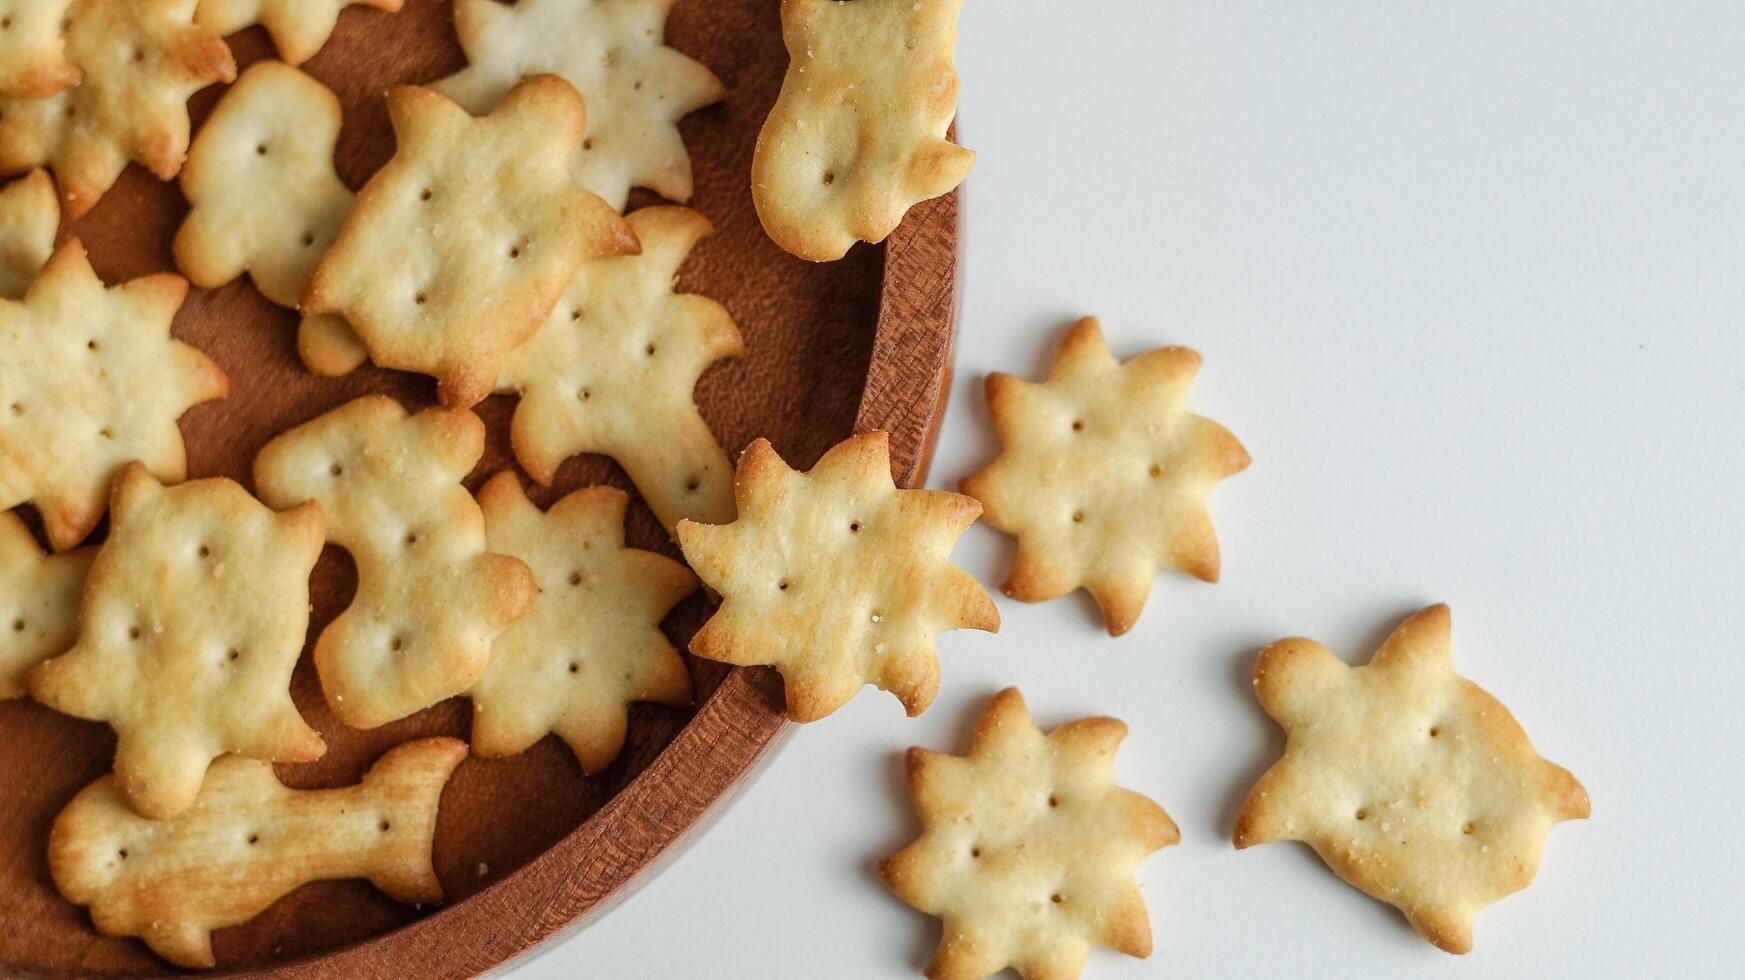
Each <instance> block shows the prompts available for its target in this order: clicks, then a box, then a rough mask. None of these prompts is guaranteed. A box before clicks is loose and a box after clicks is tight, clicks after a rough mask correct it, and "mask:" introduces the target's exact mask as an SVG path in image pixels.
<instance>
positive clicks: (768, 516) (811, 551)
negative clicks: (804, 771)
mask: <svg viewBox="0 0 1745 980" xmlns="http://www.w3.org/2000/svg"><path fill="white" fill-rule="evenodd" d="M733 495H734V499H735V501H736V502H737V504H738V508H739V519H738V520H737V521H735V522H734V523H732V524H698V523H695V522H693V521H680V522H679V526H678V538H679V545H680V547H682V548H683V549H684V552H685V559H686V560H687V561H689V562H690V563H691V567H692V568H693V569H695V570H696V572H697V576H698V577H699V578H701V579H702V580H703V582H704V584H706V585H708V586H709V587H710V588H712V589H714V590H715V591H717V592H719V593H720V594H721V597H722V601H721V608H719V609H717V610H716V611H715V615H714V616H712V617H710V619H709V621H708V622H707V623H704V624H703V628H702V629H700V630H698V631H697V633H696V635H695V636H693V637H692V638H691V652H692V653H694V654H696V655H697V656H699V657H706V658H708V659H710V660H719V661H721V662H722V663H728V664H734V665H736V666H748V665H753V664H769V665H772V666H774V667H775V668H776V670H778V671H780V672H781V675H782V682H783V685H784V686H785V687H786V689H787V700H788V717H789V718H792V719H793V720H795V721H815V720H817V719H819V718H822V717H824V716H825V715H828V714H830V713H831V712H832V711H835V710H836V709H837V708H839V707H841V706H842V705H844V704H846V703H847V702H848V699H849V698H851V697H853V696H854V693H855V692H856V691H858V690H859V689H860V688H861V687H863V686H864V685H866V684H875V685H877V686H878V687H880V688H881V689H883V690H886V691H889V692H891V693H892V694H894V695H896V696H897V700H899V701H901V702H902V703H903V707H904V709H905V710H907V711H908V713H909V714H910V715H911V716H914V715H918V714H920V713H921V712H922V711H924V710H926V708H927V705H929V704H930V703H932V701H933V695H935V694H936V693H938V691H939V657H938V655H937V654H936V653H935V652H934V643H933V636H934V634H935V633H938V632H940V631H942V630H948V629H961V628H970V629H979V630H987V631H989V632H996V631H998V630H999V628H1000V613H999V610H997V609H995V608H994V601H993V599H992V598H991V597H989V596H988V594H987V592H985V591H984V590H983V589H982V587H981V585H980V584H979V583H978V582H976V580H975V579H974V578H972V577H971V576H970V574H969V573H968V572H965V571H964V570H963V569H961V568H958V567H956V566H955V565H952V564H951V561H950V554H951V546H952V544H953V543H954V542H955V541H956V540H957V539H958V537H959V536H960V535H962V534H963V532H964V531H965V530H966V529H967V528H968V527H969V526H970V525H971V524H973V523H975V519H976V515H977V514H979V513H980V512H981V506H980V505H979V504H977V503H976V502H975V501H974V500H971V499H970V498H968V497H965V496H961V495H959V494H955V493H948V492H945V491H942V490H899V489H897V487H896V484H895V483H894V482H893V481H892V479H891V457H890V449H889V446H888V445H887V444H886V441H885V434H884V433H883V432H864V433H861V434H859V435H855V436H850V437H849V438H848V439H845V440H843V441H842V442H840V443H837V444H836V446H834V447H833V448H831V450H830V451H829V452H827V453H825V454H824V456H823V458H821V459H819V460H818V463H817V465H816V466H814V467H812V469H811V471H810V472H806V473H799V472H795V471H794V470H792V469H789V468H788V465H787V464H786V463H784V462H782V459H781V457H780V456H777V455H776V451H775V450H774V449H773V448H771V446H770V444H769V441H768V440H766V439H759V440H757V441H756V442H753V443H752V444H751V446H750V447H749V448H747V449H746V450H745V454H744V455H743V456H741V457H740V459H739V470H738V472H737V473H736V474H735V476H734V486H733Z"/></svg>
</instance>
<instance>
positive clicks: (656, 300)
mask: <svg viewBox="0 0 1745 980" xmlns="http://www.w3.org/2000/svg"><path fill="white" fill-rule="evenodd" d="M628 220H629V222H630V227H631V228H632V229H633V230H634V231H635V232H636V237H637V239H638V240H640V241H641V242H642V252H641V254H639V255H626V256H611V257H608V258H600V259H593V260H591V261H588V262H584V263H583V264H582V265H581V267H580V268H579V269H577V270H576V276H575V279H574V281H573V282H572V283H571V284H570V288H569V290H568V291H567V292H566V293H565V294H564V297H563V299H562V300H560V301H559V302H558V304H557V306H556V307H555V308H554V309H553V310H552V311H551V315H550V316H549V317H547V318H546V320H545V323H544V324H543V325H542V326H541V327H540V328H539V332H538V333H536V334H534V335H533V339H532V340H529V341H528V342H527V343H525V344H522V345H521V346H520V347H517V348H516V349H514V350H512V351H510V352H509V353H508V355H507V356H505V357H504V359H503V371H502V373H501V375H500V376H499V377H498V379H497V382H498V385H499V386H500V390H503V391H512V392H517V393H519V394H520V396H521V403H520V404H519V405H517V406H516V408H515V417H514V420H513V422H512V423H511V425H510V441H511V443H512V444H513V446H514V449H515V458H516V459H517V460H518V461H519V462H520V463H521V465H522V466H524V467H526V469H527V472H528V475H530V476H532V477H533V478H534V479H535V480H538V481H539V482H540V483H542V484H547V485H549V484H550V483H551V481H552V479H553V478H554V477H556V475H557V468H558V466H559V465H561V464H562V463H563V461H564V460H566V459H568V458H569V457H571V456H574V455H576V454H578V453H604V454H605V455H607V456H611V457H612V458H613V459H615V460H617V461H618V464H619V465H620V466H622V467H624V471H625V472H626V473H628V474H629V475H630V479H631V481H632V482H634V483H635V484H636V489H637V490H639V491H640V492H641V493H642V499H643V500H645V501H647V502H648V506H649V509H650V510H652V511H654V515H655V517H657V518H659V519H660V522H661V524H662V525H664V526H665V527H666V528H667V529H668V530H669V531H671V530H672V528H673V527H674V526H675V525H677V524H678V522H679V521H680V520H682V519H690V520H693V521H698V522H700V523H704V524H725V523H727V522H729V521H731V520H733V464H732V462H731V461H729V460H728V458H727V452H726V451H725V450H723V449H722V448H721V444H720V443H718V442H717V441H716V440H715V435H714V433H713V432H711V431H710V429H709V425H708V423H707V422H704V421H703V417H702V415H701V414H699V413H698V411H697V405H696V402H695V401H693V400H692V397H691V392H692V390H693V389H694V388H695V387H696V385H697V378H698V376H699V375H701V374H702V373H703V371H704V369H706V368H707V367H708V366H709V365H710V364H711V363H712V362H714V361H716V360H717V359H720V358H724V357H738V356H739V355H740V354H742V353H743V352H744V350H745V345H744V342H743V341H742V340H741V339H740V336H739V329H738V328H737V327H735V326H734V325H733V318H732V317H731V316H730V315H729V314H728V312H727V309H726V308H725V307H723V306H722V305H721V304H720V303H717V302H715V301H714V300H712V299H708V298H706V297H703V296H698V295H695V294H691V293H676V292H674V291H673V283H674V279H675V277H676V276H677V275H678V270H679V266H680V265H681V264H683V263H684V261H685V256H686V255H688V254H689V253H690V251H691V249H692V247H694V246H695V245H696V243H697V241H698V240H699V239H701V238H702V237H703V236H705V235H707V234H709V232H710V230H711V229H710V226H709V220H708V219H707V218H705V217H703V216H702V215H701V214H698V213H697V212H695V211H692V210H690V209H689V208H679V207H653V208H642V209H641V210H638V211H634V212H632V213H631V214H630V216H629V218H628Z"/></svg>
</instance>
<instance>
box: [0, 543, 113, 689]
mask: <svg viewBox="0 0 1745 980" xmlns="http://www.w3.org/2000/svg"><path fill="white" fill-rule="evenodd" d="M96 553H97V549H95V548H80V549H79V550H77V551H69V552H67V553H66V554H64V555H45V554H43V552H42V549H40V548H38V547H37V545H36V539H35V538H33V537H31V536H30V529H29V528H27V527H25V526H24V522H23V521H21V520H19V519H18V515H17V514H13V513H11V512H10V511H0V701H5V700H8V699H10V698H21V697H24V696H25V695H26V694H29V693H30V689H29V687H28V686H27V685H26V683H25V677H26V675H27V674H29V673H30V670H31V668H33V667H35V666H36V665H37V664H40V663H42V662H43V661H44V660H47V659H48V658H50V657H53V656H56V655H57V654H61V653H65V652H66V650H67V648H68V647H70V646H72V645H73V641H74V640H76V639H78V637H79V589H80V588H81V587H82V586H83V585H84V584H85V573H86V572H88V571H90V569H91V558H92V556H94V555H95V554H96Z"/></svg>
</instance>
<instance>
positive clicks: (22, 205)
mask: <svg viewBox="0 0 1745 980" xmlns="http://www.w3.org/2000/svg"><path fill="white" fill-rule="evenodd" d="M60 225H61V203H60V201H59V200H57V199H56V197H55V182H54V180H53V179H51V178H50V177H49V175H48V171H46V170H32V171H31V172H30V174H29V175H28V176H25V177H21V178H19V179H18V180H15V181H13V182H12V183H10V184H7V185H6V188H5V189H4V190H0V297H4V298H6V299H23V298H24V291H25V290H27V289H29V288H30V283H31V280H33V279H35V278H36V276H37V273H39V272H41V271H42V267H43V266H44V265H45V264H47V262H48V257H49V256H50V255H52V254H53V253H54V249H55V232H56V231H58V230H59V229H60Z"/></svg>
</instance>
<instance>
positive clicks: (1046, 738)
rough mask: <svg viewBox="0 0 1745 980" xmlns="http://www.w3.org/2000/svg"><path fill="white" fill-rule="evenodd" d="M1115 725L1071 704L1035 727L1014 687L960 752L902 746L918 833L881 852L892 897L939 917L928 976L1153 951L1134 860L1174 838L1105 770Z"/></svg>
mask: <svg viewBox="0 0 1745 980" xmlns="http://www.w3.org/2000/svg"><path fill="white" fill-rule="evenodd" d="M1126 735H1127V726H1126V725H1124V724H1122V723H1121V722H1119V721H1116V720H1115V719H1113V718H1080V719H1079V720H1077V721H1071V722H1068V723H1066V724H1064V725H1062V726H1060V727H1059V728H1056V729H1055V730H1053V731H1052V732H1048V733H1046V734H1044V733H1043V732H1042V730H1041V729H1039V728H1037V727H1036V723H1035V722H1033V721H1031V720H1030V713H1029V711H1027V710H1026V709H1025V707H1024V698H1023V696H1022V695H1020V694H1019V693H1018V689H1017V688H1015V687H1010V688H1007V689H1006V690H1004V691H1001V692H1000V693H999V694H998V695H996V696H995V697H994V699H993V701H992V703H990V704H989V705H988V708H987V711H986V712H985V713H984V714H983V715H982V718H981V722H980V723H979V724H977V726H976V732H975V741H974V742H973V743H972V744H971V746H970V752H969V755H967V756H955V755H946V754H944V753H938V752H928V751H926V750H925V749H919V748H912V749H910V750H909V754H908V757H907V760H906V761H907V763H908V771H909V793H910V795H911V796H913V797H914V799H915V810H916V812H917V813H918V814H920V817H921V827H922V833H921V837H920V839H919V840H917V841H915V842H914V843H913V844H910V845H909V846H908V847H906V848H904V849H903V850H901V851H898V852H897V853H896V854H893V855H891V856H890V857H888V858H886V859H885V860H883V861H881V862H880V863H879V876H880V877H882V878H883V879H884V880H885V884H887V885H889V886H890V888H891V890H892V891H894V892H896V893H897V895H898V896H899V897H900V898H902V900H903V901H905V902H908V903H909V904H910V905H912V906H914V907H915V908H917V909H920V910H921V911H923V912H925V913H927V914H928V915H933V916H938V917H939V918H940V919H943V920H944V923H945V932H944V939H943V940H942V941H941V942H940V944H939V950H938V952H936V953H935V954H934V956H933V962H932V963H931V964H929V965H928V967H927V975H928V976H929V977H933V978H935V980H947V978H951V980H957V978H965V980H968V978H979V977H985V976H989V975H991V974H994V973H998V972H1000V971H1001V970H1003V969H1005V968H1006V967H1008V966H1010V967H1012V968H1013V969H1015V970H1017V971H1018V973H1019V974H1020V975H1021V976H1023V977H1025V978H1026V980H1042V978H1061V980H1064V978H1070V977H1076V976H1078V975H1079V973H1080V971H1081V970H1082V969H1083V968H1084V961H1085V954H1086V953H1087V952H1088V951H1089V948H1090V947H1091V946H1092V945H1097V946H1108V947H1111V948H1114V949H1117V950H1120V951H1121V952H1123V953H1126V954H1128V955H1130V956H1138V957H1141V958H1143V957H1146V956H1150V955H1151V922H1150V919H1149V917H1148V916H1147V914H1146V909H1145V899H1144V898H1142V897H1141V896H1140V894H1139V883H1138V881H1137V880H1136V878H1135V876H1134V869H1135V868H1136V867H1137V866H1138V865H1139V862H1140V861H1142V860H1144V858H1145V856H1146V855H1148V854H1150V853H1152V852H1153V851H1156V850H1159V849H1160V848H1164V847H1168V846H1169V845H1171V844H1174V843H1176V842H1177V841H1178V840H1180V839H1181V835H1180V834H1179V833H1178V832H1177V830H1176V825H1175V822H1174V821H1172V820H1171V819H1170V818H1169V814H1167V813H1165V812H1164V811H1163V808H1162V807H1160V806H1158V805H1157V804H1156V803H1153V802H1152V801H1151V800H1149V799H1146V798H1145V797H1143V796H1141V795H1139V794H1138V793H1135V792H1133V791H1131V790H1126V789H1122V788H1120V787H1118V786H1116V785H1115V784H1114V779H1113V770H1114V766H1115V750H1116V749H1117V748H1118V747H1119V746H1120V744H1121V740H1122V739H1123V738H1125V737H1126Z"/></svg>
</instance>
